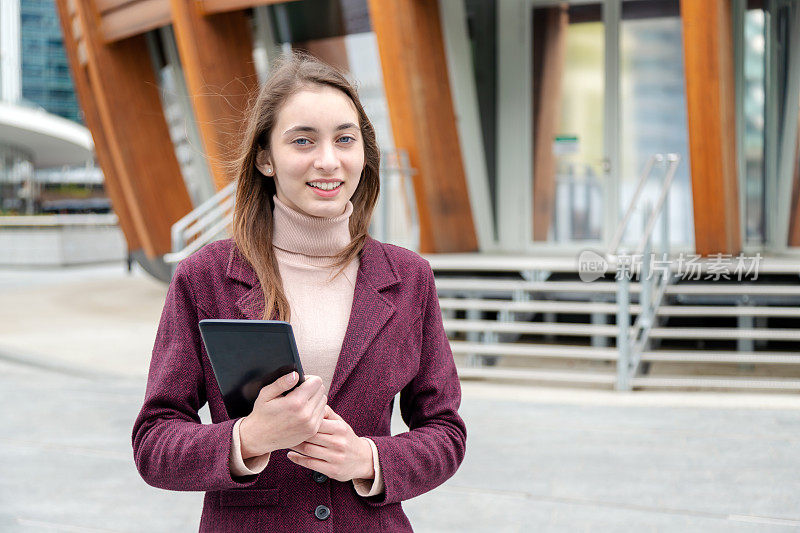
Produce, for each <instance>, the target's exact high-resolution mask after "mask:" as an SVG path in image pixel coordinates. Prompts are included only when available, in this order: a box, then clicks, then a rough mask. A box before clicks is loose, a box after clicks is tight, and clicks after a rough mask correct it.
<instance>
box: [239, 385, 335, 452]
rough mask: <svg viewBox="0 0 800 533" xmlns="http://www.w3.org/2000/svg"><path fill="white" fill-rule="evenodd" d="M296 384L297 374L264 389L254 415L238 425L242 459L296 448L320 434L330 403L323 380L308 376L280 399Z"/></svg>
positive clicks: (250, 415) (259, 396) (257, 401)
mask: <svg viewBox="0 0 800 533" xmlns="http://www.w3.org/2000/svg"><path fill="white" fill-rule="evenodd" d="M295 383H297V372H292V373H291V374H287V375H286V376H283V377H281V378H280V379H278V380H276V381H275V382H274V383H270V384H269V385H267V386H266V387H262V389H261V392H259V393H258V398H256V401H255V405H254V406H253V412H252V413H250V414H249V415H247V416H246V417H244V418H243V419H242V422H241V424H239V438H240V440H241V443H242V459H249V458H250V457H255V456H258V455H264V454H265V453H269V452H273V451H275V450H280V449H283V448H291V447H292V446H297V445H298V444H300V443H301V442H303V441H306V440H308V439H309V438H311V437H312V436H314V435H315V434H316V433H317V430H319V426H320V424H321V423H322V420H323V418H324V417H325V405H326V404H327V403H328V397H327V396H326V395H325V394H324V393H323V391H324V387H323V386H322V379H321V378H319V377H318V376H306V377H305V381H304V382H303V383H302V384H301V385H300V386H299V387H297V388H296V389H294V390H293V391H292V392H290V393H289V394H287V395H286V396H281V394H283V393H284V392H286V391H288V390H289V389H291V388H292V387H294V385H295Z"/></svg>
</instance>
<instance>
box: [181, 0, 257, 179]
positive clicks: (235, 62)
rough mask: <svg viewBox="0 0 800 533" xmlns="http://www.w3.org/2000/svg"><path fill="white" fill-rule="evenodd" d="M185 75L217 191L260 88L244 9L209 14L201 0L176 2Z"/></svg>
mask: <svg viewBox="0 0 800 533" xmlns="http://www.w3.org/2000/svg"><path fill="white" fill-rule="evenodd" d="M170 7H171V9H172V23H173V27H174V29H175V38H176V40H177V43H178V52H179V53H180V56H181V64H182V66H183V74H184V77H185V78H186V86H187V88H188V91H189V97H190V99H191V102H192V107H193V109H194V115H195V119H196V120H197V126H198V130H199V132H200V137H201V139H202V140H203V146H204V148H205V153H206V157H207V158H208V163H209V168H210V169H211V175H212V176H213V177H214V184H215V186H216V187H217V189H221V188H223V187H225V185H227V184H228V183H229V181H230V179H231V176H230V175H229V171H228V170H227V167H226V163H228V162H229V161H230V160H231V158H232V156H233V154H234V153H235V149H236V145H237V142H238V141H239V140H240V136H239V133H240V131H239V130H240V128H241V126H242V118H243V117H244V112H245V110H246V107H247V103H248V98H249V97H251V96H254V95H255V93H256V91H257V90H258V78H257V76H256V71H255V66H254V64H253V58H252V53H253V43H252V39H251V36H250V34H251V30H250V26H249V24H248V21H247V18H246V17H245V13H244V12H243V11H231V12H225V13H217V14H214V15H206V14H204V12H203V11H202V7H203V5H202V3H201V2H197V1H196V0H170Z"/></svg>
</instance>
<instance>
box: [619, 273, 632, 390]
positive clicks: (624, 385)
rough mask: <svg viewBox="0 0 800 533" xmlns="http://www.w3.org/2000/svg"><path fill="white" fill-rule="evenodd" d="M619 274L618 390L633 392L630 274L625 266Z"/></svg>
mask: <svg viewBox="0 0 800 533" xmlns="http://www.w3.org/2000/svg"><path fill="white" fill-rule="evenodd" d="M617 274H618V276H620V279H619V280H618V281H617V352H618V355H617V384H616V388H617V390H620V391H629V390H631V383H630V357H631V355H630V349H631V347H630V337H629V335H630V334H629V329H630V309H629V308H628V305H629V297H630V292H629V289H630V287H629V283H630V281H629V280H628V272H626V271H625V267H624V266H623V267H622V268H621V269H620V266H619V265H618V266H617Z"/></svg>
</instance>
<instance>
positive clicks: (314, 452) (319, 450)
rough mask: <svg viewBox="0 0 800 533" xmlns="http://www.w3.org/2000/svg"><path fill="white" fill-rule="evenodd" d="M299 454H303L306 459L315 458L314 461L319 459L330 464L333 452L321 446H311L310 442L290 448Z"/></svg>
mask: <svg viewBox="0 0 800 533" xmlns="http://www.w3.org/2000/svg"><path fill="white" fill-rule="evenodd" d="M289 449H290V450H293V451H295V452H297V453H300V454H303V455H305V456H306V457H313V458H314V459H319V460H321V461H328V462H330V459H331V456H332V454H331V451H330V450H329V449H328V448H326V447H324V446H319V445H317V444H311V443H310V442H308V441H306V442H302V443H300V444H298V445H297V446H293V447H291V448H289Z"/></svg>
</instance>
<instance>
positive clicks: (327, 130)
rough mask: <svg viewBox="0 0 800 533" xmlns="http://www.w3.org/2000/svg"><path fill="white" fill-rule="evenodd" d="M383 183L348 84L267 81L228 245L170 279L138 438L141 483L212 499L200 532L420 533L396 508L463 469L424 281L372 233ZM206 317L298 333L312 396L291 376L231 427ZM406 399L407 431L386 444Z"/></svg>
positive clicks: (368, 127) (280, 73)
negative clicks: (202, 331)
mask: <svg viewBox="0 0 800 533" xmlns="http://www.w3.org/2000/svg"><path fill="white" fill-rule="evenodd" d="M378 168H379V151H378V147H377V144H376V142H375V133H374V130H373V127H372V124H371V123H370V121H369V119H368V118H367V116H366V114H365V113H364V109H363V108H362V106H361V103H360V102H359V99H358V95H357V93H356V91H355V89H354V88H353V87H352V86H351V85H350V83H348V81H347V80H346V79H345V78H344V77H343V76H342V75H341V74H340V73H339V72H337V71H336V70H334V69H333V68H331V67H328V66H326V65H325V64H323V63H321V62H319V61H316V60H314V59H312V58H310V57H307V56H298V55H294V56H291V57H289V58H287V59H286V60H285V61H284V62H283V63H282V64H281V65H280V66H278V67H277V68H276V69H274V71H273V73H272V75H271V77H270V78H269V80H268V81H267V82H266V84H265V85H264V87H263V88H262V89H261V92H260V94H259V95H258V98H257V99H256V101H255V103H254V105H253V108H252V110H251V112H250V114H249V116H248V118H247V121H246V127H245V133H244V138H243V143H242V150H241V154H240V157H239V159H238V162H237V166H236V179H237V180H238V185H237V192H236V207H235V212H234V231H233V238H232V239H227V240H222V241H217V242H214V243H212V244H209V245H207V246H205V247H204V248H203V249H201V250H200V251H198V252H197V253H195V254H193V255H192V256H190V257H189V258H187V259H186V260H184V261H182V262H181V263H180V264H179V265H178V267H177V269H176V271H175V275H174V276H173V278H172V282H171V283H170V287H169V291H168V294H167V299H166V303H165V305H164V311H163V314H162V316H161V322H160V324H159V328H158V333H157V335H156V341H155V347H154V349H153V357H152V362H151V366H150V375H149V378H148V382H147V392H146V395H145V399H144V405H143V407H142V410H141V412H140V414H139V416H138V418H137V419H136V422H135V424H134V428H133V450H134V457H135V461H136V466H137V468H138V469H139V472H140V473H141V475H142V477H143V478H144V480H145V481H146V482H147V483H149V484H150V485H153V486H155V487H160V488H163V489H170V490H198V491H200V490H201V491H206V496H205V504H204V507H203V515H202V518H201V524H200V530H201V531H213V532H225V531H270V532H277V531H292V532H295V531H341V532H347V533H351V532H353V531H411V526H410V524H409V522H408V519H407V518H406V516H405V514H404V513H403V510H402V508H401V505H400V502H401V501H402V500H405V499H408V498H412V497H414V496H418V495H420V494H422V493H424V492H426V491H429V490H431V489H433V488H434V487H436V486H438V485H439V484H441V483H443V482H444V481H445V480H446V479H447V478H449V477H450V476H452V475H453V473H454V472H455V471H456V469H457V468H458V466H459V465H460V464H461V461H462V460H463V457H464V451H465V442H466V428H465V426H464V422H463V420H462V419H461V417H460V416H459V415H458V407H459V404H460V400H461V388H460V385H459V381H458V376H457V374H456V369H455V365H454V363H453V357H452V354H451V352H450V348H449V344H448V341H447V338H446V336H445V333H444V329H443V326H442V318H441V313H440V310H439V304H438V299H437V295H436V288H435V286H434V280H433V274H432V272H431V269H430V265H429V264H428V263H427V262H426V261H425V260H424V259H422V258H421V257H420V256H419V255H417V254H415V253H414V252H411V251H408V250H405V249H403V248H400V247H396V246H392V245H388V244H383V243H380V242H378V241H376V240H374V239H372V238H371V237H369V235H368V234H367V229H368V225H369V220H370V217H371V215H372V210H373V208H374V207H375V202H376V200H377V196H378V187H379V176H378ZM204 318H247V319H277V320H286V321H289V322H290V323H291V324H292V327H293V329H294V333H295V337H296V340H297V345H298V350H299V352H300V357H301V360H302V363H303V367H304V371H305V372H308V374H307V375H306V376H305V378H306V379H305V382H304V383H303V384H302V385H300V386H299V387H297V388H295V389H294V390H292V391H291V392H290V393H288V394H287V395H286V396H282V393H283V392H285V391H288V390H290V389H292V387H293V386H294V385H295V383H296V382H297V379H298V376H297V375H295V374H293V375H289V376H286V377H283V378H281V379H279V380H278V381H276V382H275V383H273V384H271V385H268V386H266V387H264V388H263V389H262V390H261V392H260V394H259V397H258V399H257V400H256V404H255V407H254V408H253V411H252V413H251V414H250V415H248V416H246V417H244V418H239V419H236V420H229V419H228V416H227V414H226V411H225V407H224V404H223V401H222V397H221V394H220V391H219V388H218V386H217V384H216V381H215V378H214V374H213V371H212V369H211V366H210V363H209V360H208V357H207V355H206V353H205V349H204V347H203V344H202V342H201V338H200V335H199V330H198V322H199V321H200V320H202V319H204ZM397 394H400V409H401V413H402V417H403V420H404V421H405V422H406V424H407V425H408V426H409V431H407V432H405V433H401V434H399V435H394V436H392V435H391V432H390V419H391V413H392V407H393V400H394V397H395V396H396V395H397ZM206 402H208V405H209V409H210V412H211V418H212V423H211V424H201V423H200V418H199V417H198V414H197V412H198V409H200V408H201V407H202V406H203V405H204V404H205V403H206Z"/></svg>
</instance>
